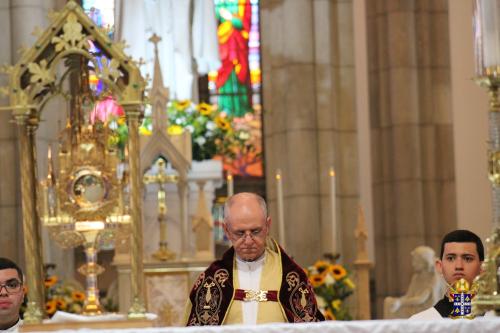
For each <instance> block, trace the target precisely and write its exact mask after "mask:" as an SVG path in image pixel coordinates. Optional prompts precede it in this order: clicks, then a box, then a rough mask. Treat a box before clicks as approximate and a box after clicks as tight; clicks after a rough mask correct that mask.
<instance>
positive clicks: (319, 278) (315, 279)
mask: <svg viewBox="0 0 500 333" xmlns="http://www.w3.org/2000/svg"><path fill="white" fill-rule="evenodd" d="M309 281H311V284H312V286H313V287H314V288H316V287H319V286H321V285H322V284H323V283H324V282H325V276H324V275H323V274H314V275H311V276H310V277H309Z"/></svg>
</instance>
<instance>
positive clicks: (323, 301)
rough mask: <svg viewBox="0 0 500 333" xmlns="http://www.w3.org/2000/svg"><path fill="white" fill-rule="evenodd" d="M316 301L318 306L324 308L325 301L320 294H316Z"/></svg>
mask: <svg viewBox="0 0 500 333" xmlns="http://www.w3.org/2000/svg"><path fill="white" fill-rule="evenodd" d="M316 302H318V308H326V301H325V299H324V298H323V297H321V296H316Z"/></svg>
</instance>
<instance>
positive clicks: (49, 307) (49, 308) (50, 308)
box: [45, 300, 57, 315]
mask: <svg viewBox="0 0 500 333" xmlns="http://www.w3.org/2000/svg"><path fill="white" fill-rule="evenodd" d="M56 310H57V304H56V301H55V300H50V301H48V302H46V303H45V312H47V314H48V315H51V314H54V312H56Z"/></svg>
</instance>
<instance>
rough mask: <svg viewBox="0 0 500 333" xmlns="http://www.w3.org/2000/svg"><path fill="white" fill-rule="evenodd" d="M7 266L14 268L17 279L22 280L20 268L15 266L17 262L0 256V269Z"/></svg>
mask: <svg viewBox="0 0 500 333" xmlns="http://www.w3.org/2000/svg"><path fill="white" fill-rule="evenodd" d="M9 268H12V269H15V270H16V271H17V275H19V280H21V282H23V271H22V270H21V268H19V266H17V264H16V263H15V262H13V261H12V260H10V259H7V258H2V257H0V270H2V269H9Z"/></svg>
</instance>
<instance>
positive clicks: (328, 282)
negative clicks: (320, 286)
mask: <svg viewBox="0 0 500 333" xmlns="http://www.w3.org/2000/svg"><path fill="white" fill-rule="evenodd" d="M332 284H335V279H334V278H333V276H332V275H331V274H326V276H325V285H327V286H331V285H332Z"/></svg>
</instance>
